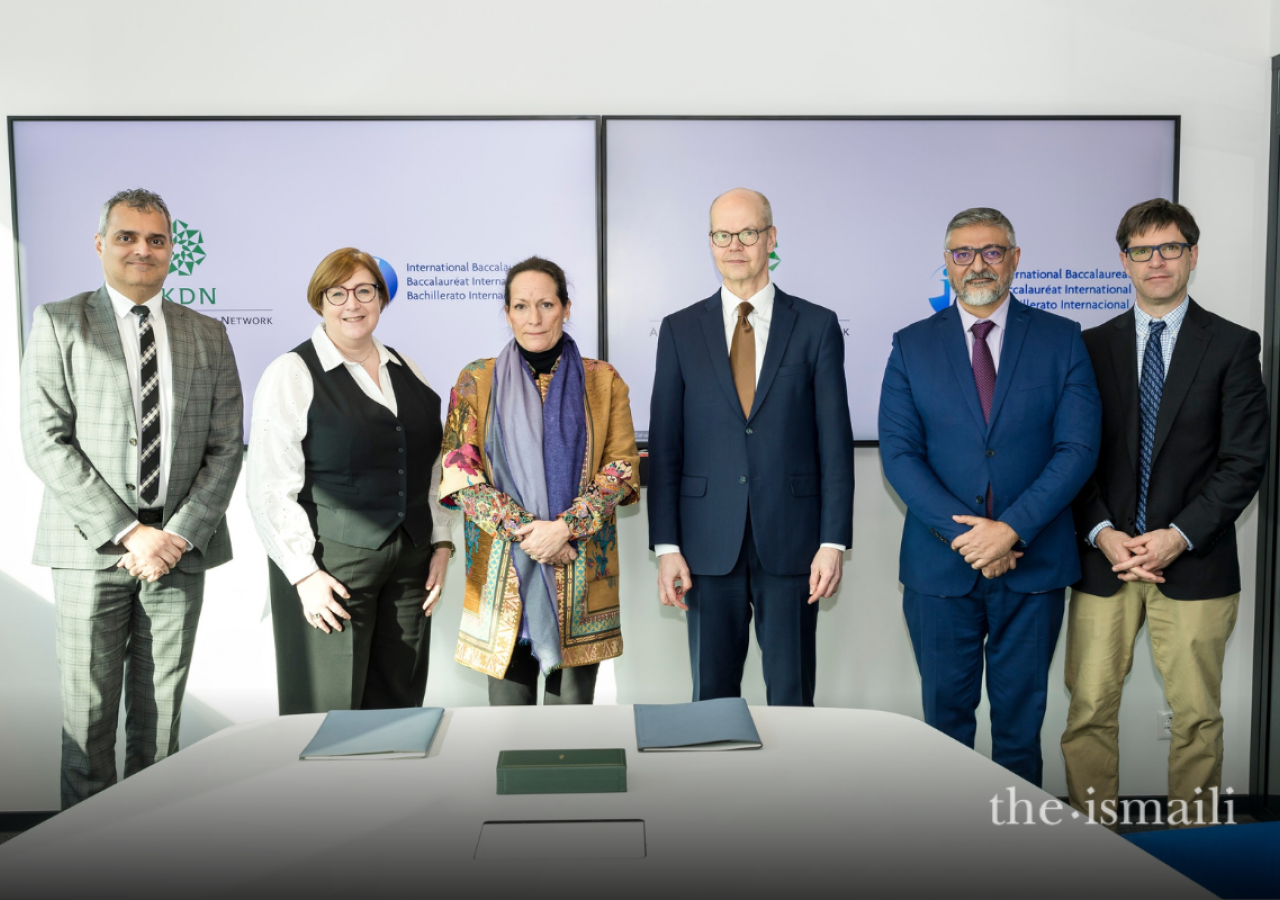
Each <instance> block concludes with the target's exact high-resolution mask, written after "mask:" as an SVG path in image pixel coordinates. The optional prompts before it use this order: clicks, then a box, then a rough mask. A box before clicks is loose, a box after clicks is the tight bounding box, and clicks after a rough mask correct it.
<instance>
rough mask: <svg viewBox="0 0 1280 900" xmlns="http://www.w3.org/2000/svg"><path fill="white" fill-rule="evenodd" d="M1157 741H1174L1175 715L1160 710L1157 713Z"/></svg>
mask: <svg viewBox="0 0 1280 900" xmlns="http://www.w3.org/2000/svg"><path fill="white" fill-rule="evenodd" d="M1156 740H1157V741H1169V740H1173V713H1171V712H1169V711H1168V710H1163V709H1162V710H1160V711H1159V712H1157V713H1156Z"/></svg>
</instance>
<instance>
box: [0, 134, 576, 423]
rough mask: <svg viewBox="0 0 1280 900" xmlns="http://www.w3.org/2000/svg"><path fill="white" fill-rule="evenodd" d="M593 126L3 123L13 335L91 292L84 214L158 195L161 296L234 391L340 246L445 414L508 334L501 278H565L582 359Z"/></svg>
mask: <svg viewBox="0 0 1280 900" xmlns="http://www.w3.org/2000/svg"><path fill="white" fill-rule="evenodd" d="M597 127H598V122H597V120H596V119H594V118H579V119H512V120H506V119H502V120H493V119H490V120H480V119H464V120H413V119H409V120H290V119H278V120H213V119H203V120H200V119H198V120H173V119H170V120H152V119H146V120H100V119H99V120H90V119H72V120H43V119H14V120H12V121H11V129H12V131H11V135H12V146H11V150H12V164H13V176H14V188H15V191H14V198H15V200H14V202H15V204H16V207H17V209H16V221H17V226H18V240H19V254H18V260H19V279H20V286H21V300H22V317H23V335H24V339H25V335H26V334H27V332H28V331H29V329H30V327H31V312H32V310H33V309H34V308H35V307H36V306H37V305H39V304H41V303H47V302H50V301H54V300H61V299H64V298H66V297H70V296H72V295H74V294H78V293H81V292H83V291H89V290H94V289H96V288H98V287H100V286H101V285H102V284H103V274H102V266H101V263H100V262H99V260H98V258H97V255H96V254H95V252H94V248H93V235H94V232H95V231H96V230H97V226H98V211H99V208H100V207H101V205H102V203H103V202H104V201H105V200H106V199H107V198H109V197H110V196H112V195H113V194H115V193H116V192H117V191H120V190H122V189H124V188H133V187H144V188H147V189H148V190H152V191H155V192H156V193H158V194H160V195H161V196H162V197H163V198H164V200H165V202H166V204H167V205H168V207H169V211H170V213H171V214H172V216H173V219H174V236H175V249H176V251H177V252H176V253H175V255H174V264H173V265H172V266H171V271H170V273H169V276H168V279H167V280H166V282H165V287H164V291H165V296H166V297H167V298H168V299H170V300H172V301H173V302H175V303H180V304H182V305H184V306H187V307H190V308H191V309H195V310H198V311H199V312H201V313H203V314H205V315H208V316H214V317H216V318H219V319H221V320H222V321H223V322H224V323H226V326H227V330H228V332H229V334H230V336H231V342H232V346H233V347H234V349H235V352H236V359H237V362H238V365H239V368H240V378H241V381H242V382H243V385H244V392H245V425H246V429H247V427H248V423H249V416H250V410H251V408H252V407H251V404H252V399H253V391H254V387H255V385H256V384H257V383H258V379H259V377H260V376H261V375H262V371H263V370H264V369H265V368H266V366H267V364H268V363H270V362H271V360H273V359H275V358H276V357H277V356H279V355H280V354H282V353H285V352H287V351H289V350H291V349H292V348H294V347H296V346H297V345H298V344H300V343H301V342H303V341H304V340H306V339H307V338H308V336H309V335H310V334H311V332H312V330H313V329H314V328H315V326H316V325H317V324H318V323H319V322H320V318H319V316H318V315H317V314H316V313H315V312H314V311H313V310H312V309H311V307H310V306H309V305H308V304H307V300H306V289H307V283H308V281H309V280H310V278H311V274H312V272H313V271H314V270H315V267H316V265H317V264H318V263H319V262H320V260H321V259H323V258H324V257H325V255H326V254H328V253H329V252H330V251H332V250H336V249H338V248H340V247H358V248H360V249H361V250H365V251H367V252H369V253H371V254H372V255H374V256H376V257H378V258H379V259H380V260H381V261H383V262H384V263H385V267H384V274H385V273H388V272H389V273H390V274H391V276H392V277H391V278H389V279H388V281H389V282H390V281H392V280H394V281H395V283H396V285H395V288H396V289H395V294H394V297H393V299H392V301H391V304H390V306H389V307H388V308H387V310H386V311H385V312H384V313H383V316H382V319H381V321H380V323H379V325H378V331H377V336H378V337H379V338H380V339H381V340H382V341H383V342H385V343H386V344H388V345H389V346H391V347H394V348H395V349H397V350H400V351H403V352H404V353H405V354H407V355H408V356H409V357H411V358H412V359H413V360H414V361H415V362H417V363H418V365H419V366H421V368H422V370H423V372H424V373H425V374H426V376H427V379H428V380H429V381H430V382H431V385H432V387H434V388H435V390H436V392H437V393H439V394H440V395H441V397H442V398H444V399H446V400H447V398H448V393H449V389H450V387H451V386H452V385H453V384H454V382H455V380H456V379H457V376H458V373H459V371H461V369H462V367H463V366H464V365H466V364H467V363H468V362H470V361H472V360H474V359H478V358H481V357H489V356H495V355H496V354H497V353H498V352H499V351H500V350H501V349H502V347H503V345H504V344H506V342H507V341H508V340H510V338H511V332H510V329H509V328H508V327H507V323H506V319H505V317H504V316H503V309H502V307H503V281H504V279H505V277H506V269H507V268H508V267H510V266H511V265H512V264H514V263H516V262H519V261H520V260H522V259H524V258H526V257H528V256H531V255H533V254H538V255H540V256H544V257H547V258H549V259H551V260H554V261H555V262H557V263H559V264H560V265H561V266H563V267H564V269H565V271H566V273H567V274H568V278H569V281H570V297H571V298H572V300H573V301H574V302H573V316H572V319H571V323H570V329H569V333H570V334H572V335H573V336H574V338H575V339H576V340H577V341H578V343H579V345H580V347H581V350H582V353H583V355H584V356H596V355H597V354H598V345H599V320H598V310H599V296H598V295H599V272H598V267H599V236H598V227H597V194H598V188H597V177H596V167H597V158H596V157H597Z"/></svg>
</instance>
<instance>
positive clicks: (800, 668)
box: [686, 521, 818, 706]
mask: <svg viewBox="0 0 1280 900" xmlns="http://www.w3.org/2000/svg"><path fill="white" fill-rule="evenodd" d="M808 599H809V576H808V575H771V574H770V573H768V572H766V571H765V570H764V567H763V566H762V565H761V564H760V555H759V554H758V553H757V552H756V544H755V539H754V538H753V537H752V534H751V522H750V521H748V522H747V527H746V529H745V534H744V535H743V538H742V550H741V551H740V552H739V554H738V561H737V562H736V563H735V564H734V566H733V569H732V570H731V571H730V572H729V573H728V574H726V575H695V576H694V577H693V589H692V591H690V593H689V597H688V604H689V612H688V613H687V614H686V619H687V620H688V623H689V661H690V663H691V665H692V667H693V699H694V700H715V699H717V698H719V697H741V696H742V667H743V665H744V664H745V663H746V661H747V647H748V645H749V643H750V640H751V634H750V628H751V619H752V617H753V616H754V618H755V621H756V641H757V643H759V644H760V660H761V663H762V665H763V668H764V685H765V696H766V697H767V698H768V702H769V705H770V706H813V691H814V684H815V682H816V678H817V667H818V661H817V660H818V657H817V634H818V604H816V603H814V604H809V603H808V602H806V601H807V600H808Z"/></svg>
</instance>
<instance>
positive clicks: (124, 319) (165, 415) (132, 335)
mask: <svg viewBox="0 0 1280 900" xmlns="http://www.w3.org/2000/svg"><path fill="white" fill-rule="evenodd" d="M106 288H107V296H109V297H110V298H111V307H112V309H114V310H115V314H116V328H118V329H119V331H120V347H121V349H123V350H124V367H125V370H126V371H127V372H128V373H129V394H130V396H132V397H133V421H134V423H135V425H136V424H138V423H140V422H141V421H142V386H141V384H139V374H138V373H139V371H140V370H141V367H142V336H141V334H140V331H141V328H142V320H141V319H140V318H139V317H138V316H136V315H134V312H133V308H134V307H135V306H145V307H146V308H147V310H148V315H147V318H148V319H149V320H150V321H151V333H152V334H153V335H154V336H155V341H156V362H157V364H158V365H159V372H158V375H159V378H160V489H159V493H157V494H156V499H155V500H153V501H152V502H151V506H152V507H156V506H164V503H165V500H166V499H167V498H168V494H169V464H170V463H171V462H172V461H173V434H174V432H173V355H172V354H170V353H169V329H168V327H167V326H166V325H165V321H164V309H163V308H162V304H163V303H164V296H163V294H156V295H155V296H154V297H152V298H151V299H150V300H148V301H147V302H146V303H134V302H133V301H132V300H130V299H129V298H128V297H126V296H125V295H124V294H122V293H120V292H119V291H117V290H116V289H115V288H113V287H112V286H111V285H107V286H106ZM137 436H138V437H139V438H141V437H142V429H141V427H139V428H138V435H137ZM137 449H139V450H141V449H142V444H141V442H139V443H138V445H137ZM141 471H142V462H141V460H139V462H138V472H136V473H135V478H134V480H135V481H137V483H138V484H141V483H142V481H141V478H140V477H138V476H140V475H141ZM139 502H142V500H141V497H139ZM138 524H139V523H138V521H137V520H136V519H135V520H134V521H133V522H132V523H131V524H130V525H129V527H128V528H126V529H124V530H123V531H121V532H120V533H119V534H117V535H116V536H115V541H114V542H115V543H117V544H118V543H120V542H121V541H122V540H124V537H125V535H127V534H128V533H129V532H130V531H133V529H134V528H136V527H137V526H138ZM165 530H166V531H168V529H165ZM170 533H171V534H176V532H170ZM179 536H180V537H181V535H179ZM183 540H186V538H183ZM187 549H188V550H190V549H191V542H190V541H187Z"/></svg>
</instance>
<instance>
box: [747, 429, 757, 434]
mask: <svg viewBox="0 0 1280 900" xmlns="http://www.w3.org/2000/svg"><path fill="white" fill-rule="evenodd" d="M747 434H755V432H754V431H752V430H751V429H750V428H748V429H747Z"/></svg>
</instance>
